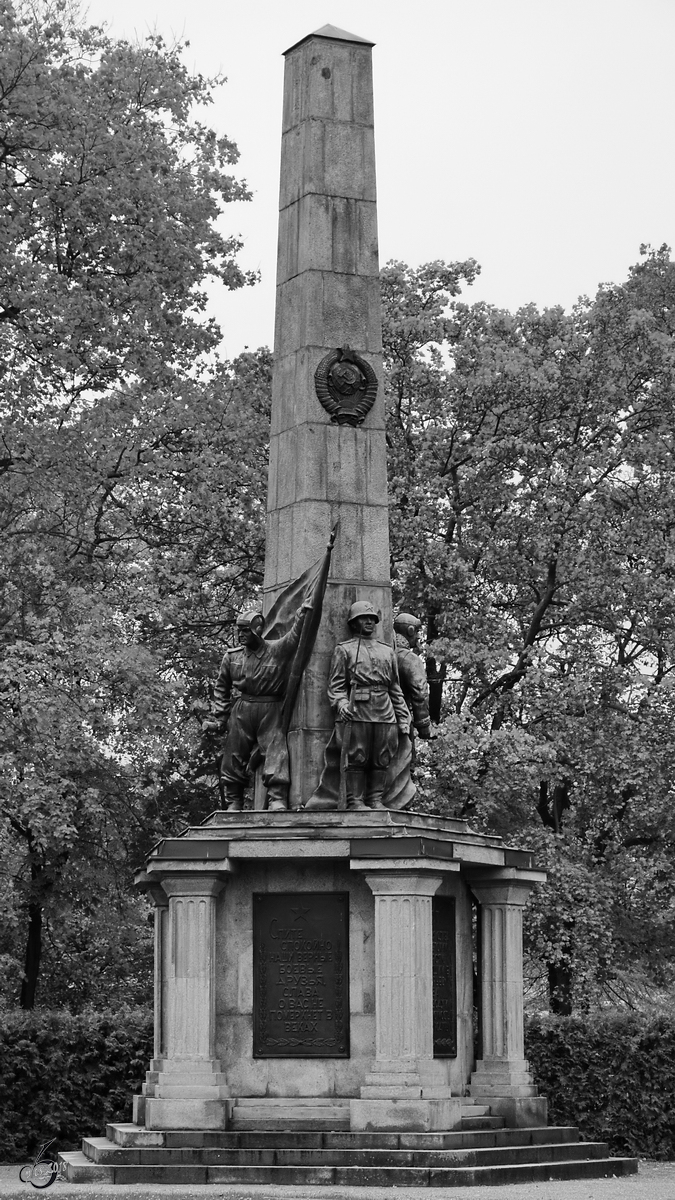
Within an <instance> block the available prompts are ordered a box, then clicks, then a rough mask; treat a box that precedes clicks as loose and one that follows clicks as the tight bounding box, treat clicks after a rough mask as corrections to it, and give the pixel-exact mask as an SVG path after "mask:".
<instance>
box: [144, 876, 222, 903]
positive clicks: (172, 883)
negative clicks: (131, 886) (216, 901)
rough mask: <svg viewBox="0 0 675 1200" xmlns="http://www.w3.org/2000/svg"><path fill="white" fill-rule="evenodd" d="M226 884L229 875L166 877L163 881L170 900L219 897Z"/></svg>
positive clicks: (162, 883) (163, 886)
mask: <svg viewBox="0 0 675 1200" xmlns="http://www.w3.org/2000/svg"><path fill="white" fill-rule="evenodd" d="M158 882H159V881H158ZM226 883H227V875H224V876H223V875H221V876H218V875H201V874H200V875H164V876H163V877H162V880H161V885H162V888H163V890H164V892H165V893H166V895H167V896H168V897H169V899H173V898H174V897H177V896H217V895H219V893H220V892H222V890H223V888H224V887H225V884H226Z"/></svg>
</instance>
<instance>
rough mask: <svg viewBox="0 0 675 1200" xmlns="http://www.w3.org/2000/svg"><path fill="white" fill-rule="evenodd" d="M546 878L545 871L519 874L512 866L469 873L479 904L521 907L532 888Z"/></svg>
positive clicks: (469, 880) (472, 889)
mask: <svg viewBox="0 0 675 1200" xmlns="http://www.w3.org/2000/svg"><path fill="white" fill-rule="evenodd" d="M532 876H534V878H531V877H532ZM545 879H546V875H545V873H544V872H543V871H528V872H523V874H522V875H519V874H517V873H516V871H515V870H513V869H512V868H505V869H502V870H501V871H495V872H490V873H488V872H485V873H483V872H482V871H481V872H480V873H479V872H475V873H474V872H473V871H472V872H471V873H469V874H468V883H469V887H470V888H471V891H472V892H473V894H474V896H475V897H476V899H477V900H478V902H479V904H511V905H517V906H518V907H520V908H522V907H523V906H524V905H525V904H526V903H527V898H528V896H529V894H530V892H531V891H532V888H533V887H534V886H535V885H536V884H537V883H543V882H544V880H545Z"/></svg>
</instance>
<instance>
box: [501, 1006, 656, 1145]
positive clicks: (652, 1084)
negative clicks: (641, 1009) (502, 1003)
mask: <svg viewBox="0 0 675 1200" xmlns="http://www.w3.org/2000/svg"><path fill="white" fill-rule="evenodd" d="M525 1054H526V1056H527V1058H528V1060H529V1063H530V1070H531V1071H532V1073H533V1074H534V1077H535V1079H536V1081H537V1084H538V1085H539V1088H540V1091H541V1092H542V1093H543V1094H544V1095H545V1096H546V1097H547V1098H548V1104H549V1118H548V1119H549V1122H550V1124H552V1125H578V1126H579V1129H580V1130H581V1133H582V1136H583V1137H584V1138H586V1139H588V1140H592V1141H602V1142H608V1143H609V1146H610V1149H611V1150H612V1151H613V1152H614V1153H620V1154H630V1155H637V1156H640V1157H642V1158H660V1159H673V1158H675V1020H673V1019H672V1018H670V1017H665V1016H646V1015H644V1014H636V1013H599V1014H594V1015H590V1016H584V1017H531V1018H529V1019H528V1021H527V1023H526V1027H525Z"/></svg>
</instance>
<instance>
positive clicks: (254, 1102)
mask: <svg viewBox="0 0 675 1200" xmlns="http://www.w3.org/2000/svg"><path fill="white" fill-rule="evenodd" d="M236 1103H237V1107H238V1108H259V1107H260V1106H261V1105H264V1107H265V1108H302V1107H303V1106H307V1107H309V1108H346V1109H349V1097H347V1096H239V1097H238V1098H237V1101H236Z"/></svg>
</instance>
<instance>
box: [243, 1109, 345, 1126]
mask: <svg viewBox="0 0 675 1200" xmlns="http://www.w3.org/2000/svg"><path fill="white" fill-rule="evenodd" d="M232 1128H233V1129H251V1130H255V1129H260V1130H265V1129H279V1130H283V1129H293V1128H297V1129H306V1130H312V1129H317V1130H318V1129H327V1130H330V1129H349V1108H345V1107H344V1105H335V1106H334V1107H329V1106H328V1105H317V1106H316V1108H313V1107H312V1106H310V1105H309V1104H304V1105H301V1106H298V1107H291V1106H290V1105H288V1106H284V1107H281V1106H279V1107H276V1106H269V1107H268V1106H267V1105H260V1106H257V1107H255V1106H254V1105H250V1106H246V1107H241V1106H240V1105H238V1104H236V1105H235V1106H234V1108H233V1109H232Z"/></svg>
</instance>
